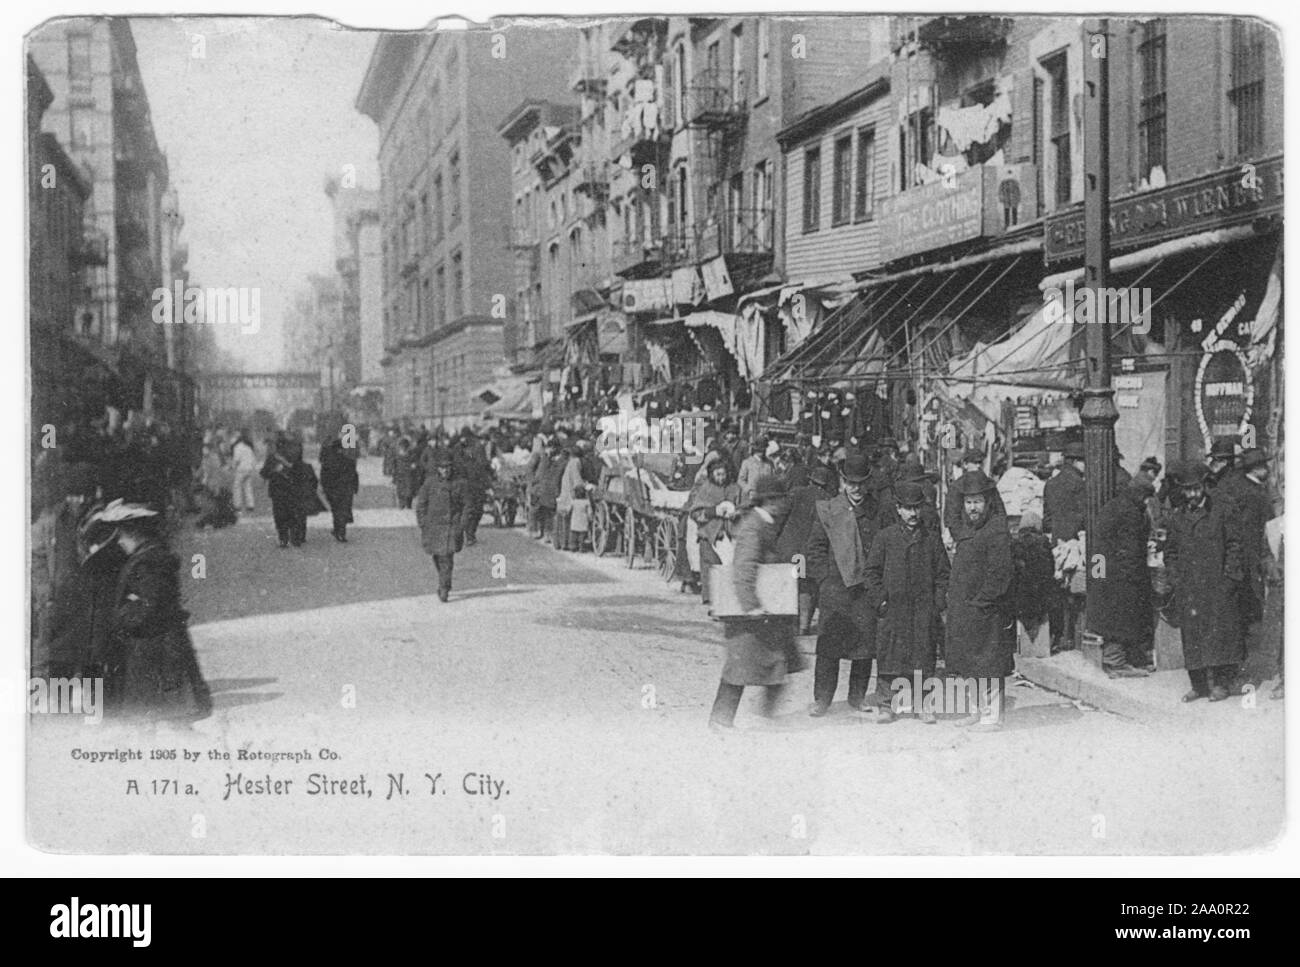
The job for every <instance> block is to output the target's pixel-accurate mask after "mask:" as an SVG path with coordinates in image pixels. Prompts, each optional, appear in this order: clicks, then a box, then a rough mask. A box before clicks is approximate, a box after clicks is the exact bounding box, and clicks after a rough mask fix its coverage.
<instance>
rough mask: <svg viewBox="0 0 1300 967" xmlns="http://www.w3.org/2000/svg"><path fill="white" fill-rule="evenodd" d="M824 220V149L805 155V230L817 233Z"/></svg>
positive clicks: (808, 152) (813, 149)
mask: <svg viewBox="0 0 1300 967" xmlns="http://www.w3.org/2000/svg"><path fill="white" fill-rule="evenodd" d="M821 218H822V149H821V148H809V149H808V150H807V151H805V152H804V153H803V230H804V231H805V232H815V231H817V229H818V228H820V227H821Z"/></svg>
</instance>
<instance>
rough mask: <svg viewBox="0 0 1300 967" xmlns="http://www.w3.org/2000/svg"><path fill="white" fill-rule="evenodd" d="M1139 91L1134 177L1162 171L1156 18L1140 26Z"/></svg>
mask: <svg viewBox="0 0 1300 967" xmlns="http://www.w3.org/2000/svg"><path fill="white" fill-rule="evenodd" d="M1138 61H1139V63H1140V64H1141V66H1142V91H1141V97H1140V100H1139V103H1138V176H1139V177H1140V178H1149V177H1150V176H1151V169H1152V168H1156V167H1159V168H1161V169H1163V168H1164V167H1165V21H1164V19H1163V18H1159V17H1157V18H1156V19H1154V20H1148V21H1147V22H1146V23H1144V24H1143V25H1142V43H1140V44H1139V45H1138Z"/></svg>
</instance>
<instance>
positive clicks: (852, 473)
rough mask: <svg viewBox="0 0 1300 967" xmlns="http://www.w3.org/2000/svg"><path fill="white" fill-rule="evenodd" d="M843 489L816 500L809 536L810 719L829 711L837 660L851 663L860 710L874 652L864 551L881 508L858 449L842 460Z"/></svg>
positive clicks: (854, 703) (854, 701)
mask: <svg viewBox="0 0 1300 967" xmlns="http://www.w3.org/2000/svg"><path fill="white" fill-rule="evenodd" d="M841 476H842V479H843V490H842V492H841V493H840V495H839V496H838V497H834V498H832V499H830V500H823V501H818V502H817V504H816V505H815V509H816V513H815V518H814V520H813V525H812V531H811V532H810V534H809V536H808V562H807V570H808V576H809V577H810V578H812V579H813V580H815V581H817V582H818V602H819V606H820V608H821V613H822V618H821V622H820V625H819V628H820V633H819V634H818V635H817V662H816V665H815V666H814V671H813V704H812V706H811V707H810V708H809V710H808V714H809V715H811V716H813V717H814V718H818V717H820V716H823V715H825V714H826V713H827V711H829V709H830V707H831V702H832V701H833V700H834V698H835V690H836V688H837V687H838V686H839V676H840V662H841V661H848V662H850V663H851V664H850V671H849V705H850V706H851V707H852V708H854V709H858V710H863V709H864V703H865V702H866V698H867V685H868V684H869V683H870V681H871V662H872V660H873V659H874V658H875V656H876V655H875V652H876V610H875V608H873V607H872V606H871V601H870V598H869V595H868V594H867V587H866V581H867V551H869V550H870V549H871V542H872V541H874V540H875V538H876V533H877V531H879V530H880V519H881V518H880V507H879V505H878V504H877V502H876V499H875V497H874V496H873V494H872V493H871V492H870V487H869V481H870V478H871V464H870V462H869V461H868V460H867V458H866V457H865V456H864V455H862V454H860V453H856V452H854V453H850V454H848V455H846V457H845V459H844V469H843V472H842V474H841Z"/></svg>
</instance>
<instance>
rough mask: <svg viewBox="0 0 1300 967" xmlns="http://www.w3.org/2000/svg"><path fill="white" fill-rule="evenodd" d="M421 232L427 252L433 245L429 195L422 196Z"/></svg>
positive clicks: (424, 193) (423, 194)
mask: <svg viewBox="0 0 1300 967" xmlns="http://www.w3.org/2000/svg"><path fill="white" fill-rule="evenodd" d="M420 230H421V233H422V234H423V236H424V244H423V247H424V250H425V251H426V252H427V251H428V250H429V246H430V245H432V244H433V213H432V212H431V211H430V210H429V193H428V192H427V191H426V192H423V193H422V194H421V195H420Z"/></svg>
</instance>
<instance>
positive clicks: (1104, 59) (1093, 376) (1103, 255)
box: [1080, 19, 1119, 624]
mask: <svg viewBox="0 0 1300 967" xmlns="http://www.w3.org/2000/svg"><path fill="white" fill-rule="evenodd" d="M1108 26H1109V21H1108V20H1106V19H1101V20H1089V21H1086V22H1085V24H1084V28H1083V224H1084V268H1083V273H1084V279H1083V281H1084V285H1085V286H1087V287H1088V288H1089V289H1091V290H1092V291H1093V296H1094V300H1093V312H1092V313H1091V318H1089V319H1088V320H1087V321H1086V323H1085V325H1084V338H1085V355H1086V357H1087V365H1088V370H1087V385H1086V388H1085V389H1084V391H1083V408H1082V411H1081V413H1080V416H1081V418H1082V422H1083V455H1084V461H1085V463H1086V472H1085V479H1086V484H1087V497H1088V515H1087V534H1088V537H1089V538H1090V539H1091V538H1092V536H1093V535H1095V534H1096V533H1097V522H1098V520H1099V519H1100V517H1101V508H1102V507H1103V506H1104V505H1105V504H1106V501H1108V500H1110V498H1111V496H1112V495H1113V494H1114V492H1115V459H1114V453H1115V422H1116V421H1117V420H1118V419H1119V411H1118V410H1117V409H1116V408H1115V391H1114V389H1113V388H1112V387H1111V383H1110V338H1111V321H1112V320H1111V315H1112V313H1111V305H1110V300H1109V299H1107V298H1105V296H1104V293H1105V290H1106V289H1107V288H1108V287H1109V284H1110V283H1109V276H1110V67H1109V63H1110V59H1109V58H1110V49H1109V47H1110V36H1109V33H1108ZM1088 558H1089V559H1088V561H1087V562H1086V563H1087V573H1088V575H1089V580H1088V612H1087V613H1088V618H1089V624H1091V623H1092V619H1094V618H1095V617H1096V616H1097V609H1098V607H1099V604H1100V602H1099V593H1098V592H1099V591H1100V588H1099V586H1098V585H1097V583H1096V582H1094V581H1092V580H1091V575H1092V571H1093V564H1094V561H1093V553H1092V549H1091V548H1089V553H1088ZM1103 566H1104V562H1103Z"/></svg>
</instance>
